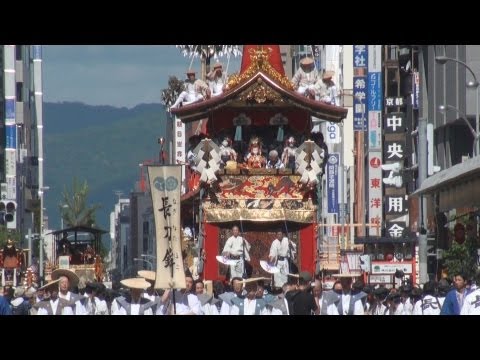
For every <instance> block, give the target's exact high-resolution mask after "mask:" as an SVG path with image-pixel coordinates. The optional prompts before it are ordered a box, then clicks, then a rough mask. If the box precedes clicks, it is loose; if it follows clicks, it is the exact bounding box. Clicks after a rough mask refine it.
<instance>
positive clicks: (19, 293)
mask: <svg viewBox="0 0 480 360" xmlns="http://www.w3.org/2000/svg"><path fill="white" fill-rule="evenodd" d="M24 294H25V288H24V287H23V286H17V287H16V288H15V293H14V294H13V296H14V297H23V295H24Z"/></svg>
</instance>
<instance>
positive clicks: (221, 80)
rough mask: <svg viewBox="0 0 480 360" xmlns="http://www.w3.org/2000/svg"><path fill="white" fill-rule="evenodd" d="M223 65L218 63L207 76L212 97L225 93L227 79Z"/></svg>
mask: <svg viewBox="0 0 480 360" xmlns="http://www.w3.org/2000/svg"><path fill="white" fill-rule="evenodd" d="M222 70H223V69H222V64H221V63H219V62H217V63H216V64H215V65H214V66H213V70H212V71H210V72H209V73H208V74H207V79H208V86H209V87H210V91H211V94H212V96H218V95H220V94H222V93H223V87H224V86H225V77H224V76H223V72H222Z"/></svg>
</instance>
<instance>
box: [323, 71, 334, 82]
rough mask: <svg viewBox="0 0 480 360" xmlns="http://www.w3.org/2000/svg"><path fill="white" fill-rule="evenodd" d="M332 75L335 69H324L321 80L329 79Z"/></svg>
mask: <svg viewBox="0 0 480 360" xmlns="http://www.w3.org/2000/svg"><path fill="white" fill-rule="evenodd" d="M333 75H335V71H325V73H324V74H323V77H322V79H323V80H328V79H331V78H333Z"/></svg>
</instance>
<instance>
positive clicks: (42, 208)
mask: <svg viewBox="0 0 480 360" xmlns="http://www.w3.org/2000/svg"><path fill="white" fill-rule="evenodd" d="M46 190H50V186H42V187H40V188H39V189H38V197H39V198H40V231H39V234H40V259H39V261H40V264H39V276H40V283H41V284H42V285H43V265H44V264H43V247H44V239H43V236H44V235H43V233H44V230H45V229H44V224H43V222H44V207H43V205H44V201H43V200H44V193H45V191H46Z"/></svg>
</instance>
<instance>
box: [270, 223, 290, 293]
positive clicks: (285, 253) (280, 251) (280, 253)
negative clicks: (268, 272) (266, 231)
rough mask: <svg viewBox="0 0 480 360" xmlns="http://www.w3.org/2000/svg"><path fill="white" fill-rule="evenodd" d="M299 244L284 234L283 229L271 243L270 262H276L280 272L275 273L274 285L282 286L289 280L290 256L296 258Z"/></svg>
mask: <svg viewBox="0 0 480 360" xmlns="http://www.w3.org/2000/svg"><path fill="white" fill-rule="evenodd" d="M296 252H297V245H296V244H295V243H294V242H293V241H291V240H289V239H288V237H286V236H284V234H283V232H282V231H277V234H276V238H275V240H273V242H272V245H270V253H269V254H268V260H269V263H270V264H275V265H276V266H277V268H278V269H279V270H280V272H278V273H276V274H273V286H274V287H277V288H280V287H282V286H283V285H284V284H285V283H286V282H287V276H288V274H289V273H290V269H289V266H288V258H290V257H291V258H292V260H294V259H295V254H296Z"/></svg>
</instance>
